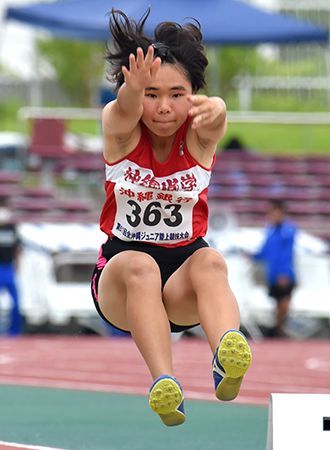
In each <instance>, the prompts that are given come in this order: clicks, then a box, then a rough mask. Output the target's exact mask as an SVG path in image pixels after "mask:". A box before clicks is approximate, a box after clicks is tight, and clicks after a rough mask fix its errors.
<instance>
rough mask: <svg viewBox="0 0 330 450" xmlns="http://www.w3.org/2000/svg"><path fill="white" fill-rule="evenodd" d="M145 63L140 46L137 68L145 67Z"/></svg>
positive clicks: (137, 51) (137, 54) (137, 55)
mask: <svg viewBox="0 0 330 450" xmlns="http://www.w3.org/2000/svg"><path fill="white" fill-rule="evenodd" d="M143 64H144V53H143V50H142V48H141V47H138V48H137V50H136V65H137V68H141V67H143Z"/></svg>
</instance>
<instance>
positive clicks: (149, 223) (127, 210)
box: [112, 180, 198, 244]
mask: <svg viewBox="0 0 330 450" xmlns="http://www.w3.org/2000/svg"><path fill="white" fill-rule="evenodd" d="M134 188H135V189H134V191H133V190H132V184H131V183H130V182H126V181H125V180H121V181H120V182H117V183H116V186H115V190H114V193H115V197H116V204H117V213H116V217H115V222H114V227H113V230H112V232H113V234H114V235H115V236H117V237H118V238H119V239H121V240H124V241H132V240H134V241H141V242H152V243H155V244H157V243H159V244H166V243H167V244H171V243H176V242H181V241H185V240H188V239H190V238H191V237H192V232H193V208H194V206H195V204H196V203H197V201H198V192H196V191H193V190H192V191H184V190H180V191H178V190H175V191H162V190H159V189H154V188H151V187H148V186H134Z"/></svg>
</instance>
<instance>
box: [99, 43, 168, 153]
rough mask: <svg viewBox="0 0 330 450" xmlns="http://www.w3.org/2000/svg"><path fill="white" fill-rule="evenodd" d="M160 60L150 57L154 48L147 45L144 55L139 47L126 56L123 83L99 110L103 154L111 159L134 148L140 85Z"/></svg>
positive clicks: (137, 135)
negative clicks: (112, 97) (114, 96)
mask: <svg viewBox="0 0 330 450" xmlns="http://www.w3.org/2000/svg"><path fill="white" fill-rule="evenodd" d="M160 64H161V60H160V58H155V59H154V49H153V47H152V46H150V47H149V48H148V52H147V54H146V56H144V54H143V50H142V49H141V48H138V49H137V53H136V56H135V55H133V54H131V55H130V57H129V68H126V67H123V68H122V71H123V74H124V79H125V81H124V83H123V84H122V86H121V87H120V89H119V91H118V95H117V99H116V100H114V101H112V102H110V103H108V104H107V105H106V106H105V107H104V109H103V114H102V124H103V134H104V156H105V159H106V160H107V161H109V162H114V161H116V160H118V159H120V158H122V157H124V156H125V155H126V154H128V153H129V152H130V151H132V150H133V149H134V147H135V146H136V145H137V143H138V141H139V139H140V127H139V121H140V119H141V117H142V113H143V99H144V89H145V87H147V86H148V85H150V83H151V79H152V77H153V76H154V75H155V73H156V72H157V71H158V69H159V67H160Z"/></svg>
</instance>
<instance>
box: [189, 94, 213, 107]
mask: <svg viewBox="0 0 330 450" xmlns="http://www.w3.org/2000/svg"><path fill="white" fill-rule="evenodd" d="M207 98H208V97H207V96H206V95H189V96H188V100H189V101H190V102H191V103H192V104H193V105H195V106H198V105H201V104H202V103H204V102H205V101H206V100H207Z"/></svg>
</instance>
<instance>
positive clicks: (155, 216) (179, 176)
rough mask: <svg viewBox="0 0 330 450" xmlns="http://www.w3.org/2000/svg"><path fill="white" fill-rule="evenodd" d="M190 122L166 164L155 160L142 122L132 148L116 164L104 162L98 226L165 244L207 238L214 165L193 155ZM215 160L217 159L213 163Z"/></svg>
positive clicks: (126, 236) (114, 233)
mask: <svg viewBox="0 0 330 450" xmlns="http://www.w3.org/2000/svg"><path fill="white" fill-rule="evenodd" d="M187 124H188V121H187V122H186V123H185V124H184V125H182V126H181V128H180V129H179V130H178V132H177V135H176V137H175V140H174V143H173V146H172V149H171V152H170V154H169V157H168V159H167V160H166V161H165V162H163V163H160V162H158V161H157V160H156V159H155V157H154V155H153V151H152V148H151V144H150V141H149V139H148V131H147V130H146V128H145V127H144V126H142V127H141V139H140V142H139V143H138V145H137V146H136V148H135V149H134V150H133V151H132V152H130V153H129V154H128V155H127V156H125V157H124V158H123V159H121V160H119V161H117V162H115V163H112V164H110V163H108V162H107V161H105V163H106V166H105V174H106V181H105V191H106V200H105V203H104V206H103V209H102V213H101V218H100V227H101V230H102V231H103V232H105V233H106V234H107V235H108V236H110V237H111V236H116V237H118V238H119V239H121V240H122V241H136V242H144V243H149V244H156V245H160V246H164V247H177V246H181V245H186V244H188V243H190V242H192V241H194V240H195V239H197V238H198V237H203V236H205V234H206V231H207V223H208V207H207V190H208V185H209V182H210V177H211V170H212V167H211V168H210V169H207V168H205V167H202V166H201V165H200V164H198V163H197V161H196V160H195V159H194V158H193V157H192V156H191V155H190V153H189V151H188V149H187V146H186V142H185V137H186V129H187ZM214 162H215V158H214V160H213V164H212V166H213V165H214Z"/></svg>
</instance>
